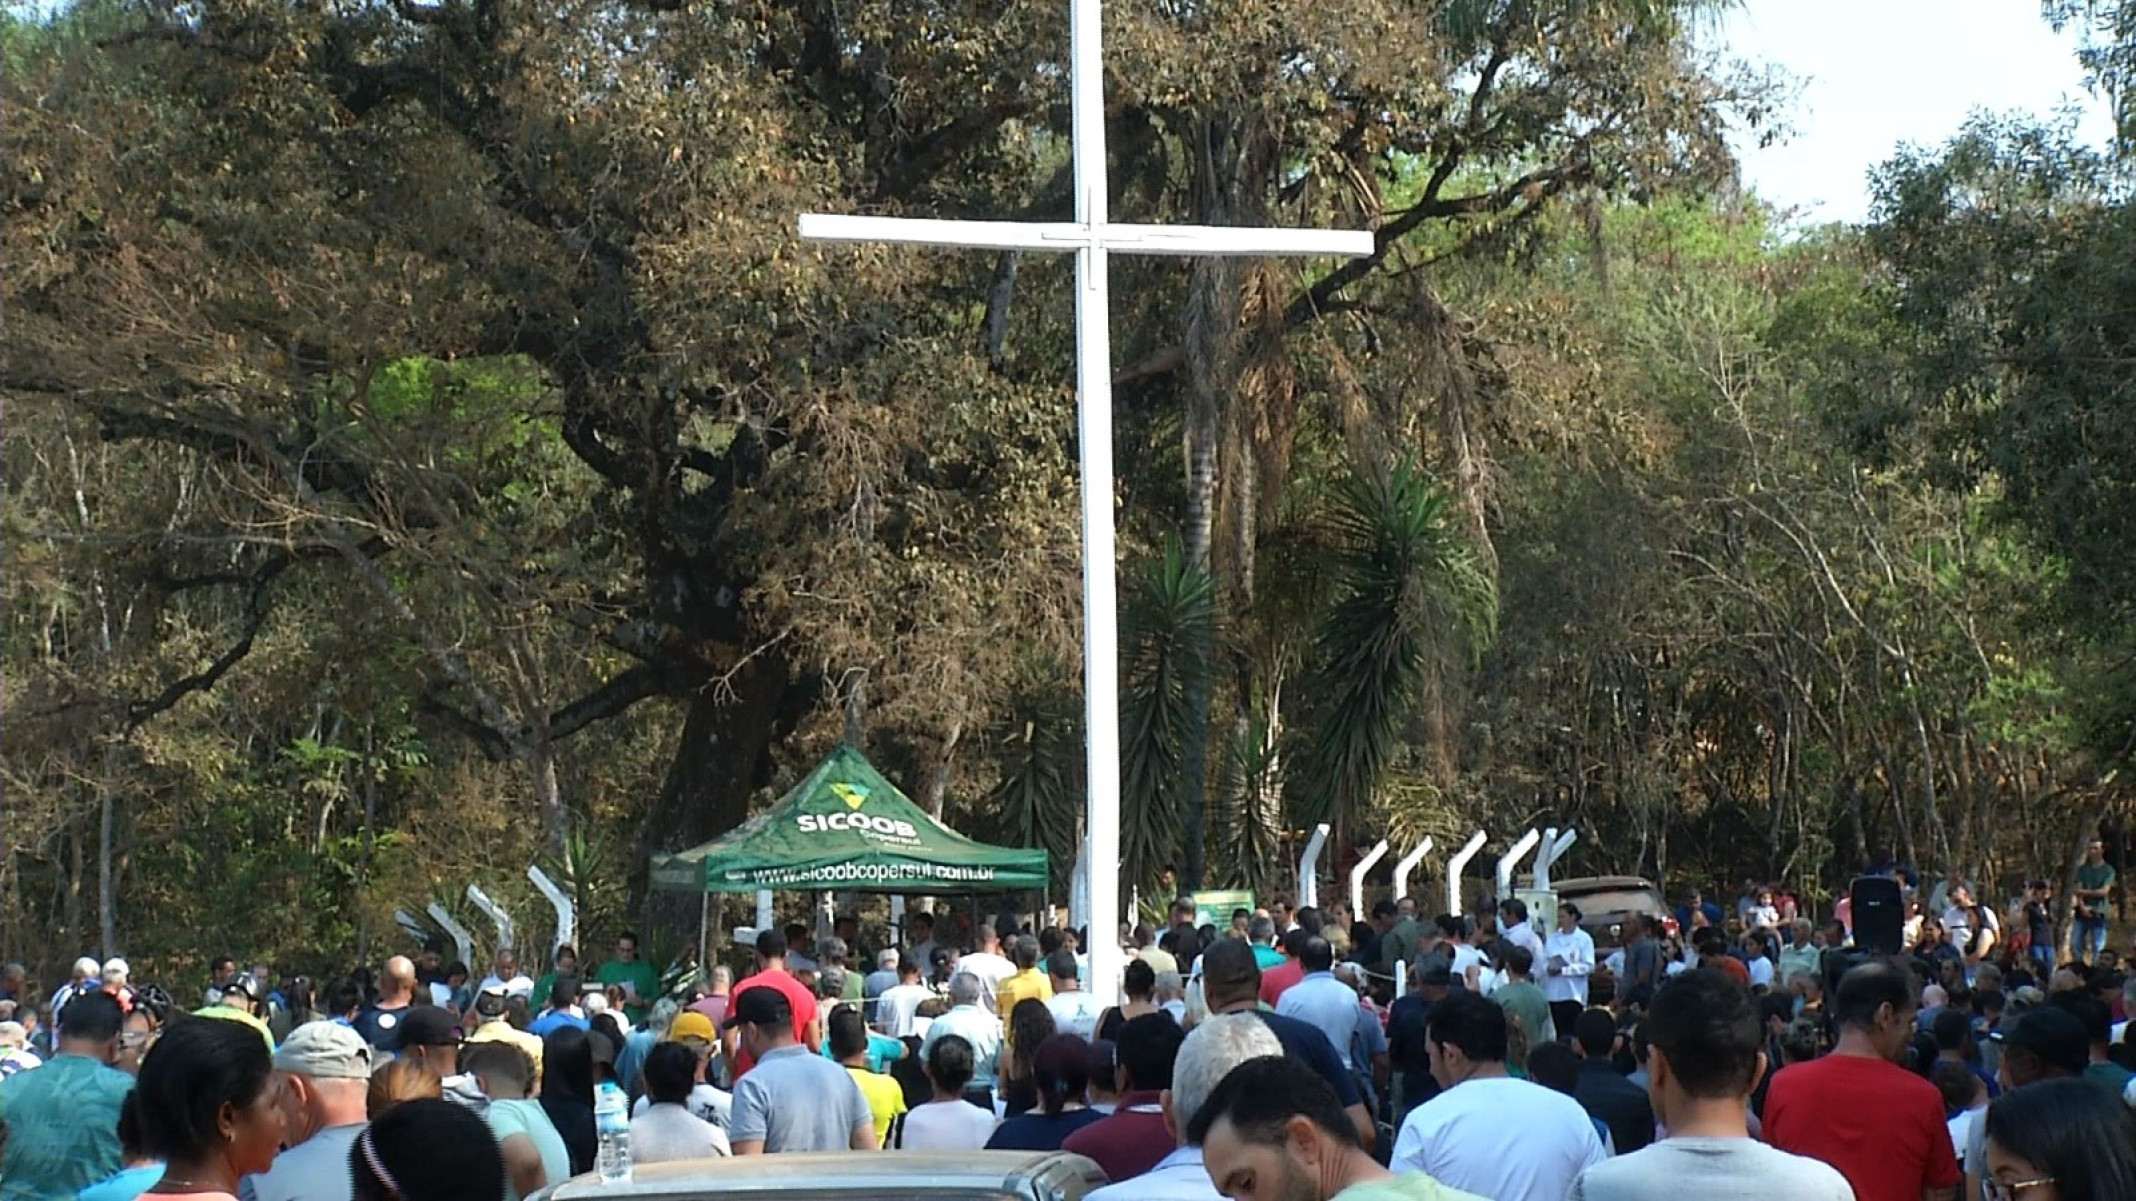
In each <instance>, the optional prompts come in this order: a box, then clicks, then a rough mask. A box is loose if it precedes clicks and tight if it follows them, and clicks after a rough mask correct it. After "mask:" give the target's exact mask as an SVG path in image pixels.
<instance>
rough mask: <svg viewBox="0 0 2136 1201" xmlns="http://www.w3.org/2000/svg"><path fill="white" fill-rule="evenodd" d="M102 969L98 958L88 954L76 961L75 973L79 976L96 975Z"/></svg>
mask: <svg viewBox="0 0 2136 1201" xmlns="http://www.w3.org/2000/svg"><path fill="white" fill-rule="evenodd" d="M101 970H102V969H101V968H99V967H98V966H97V962H96V960H94V959H91V958H89V957H88V956H87V955H84V956H82V957H81V958H80V959H77V960H75V961H74V974H75V975H77V976H95V975H96V974H97V973H98V972H99V971H101Z"/></svg>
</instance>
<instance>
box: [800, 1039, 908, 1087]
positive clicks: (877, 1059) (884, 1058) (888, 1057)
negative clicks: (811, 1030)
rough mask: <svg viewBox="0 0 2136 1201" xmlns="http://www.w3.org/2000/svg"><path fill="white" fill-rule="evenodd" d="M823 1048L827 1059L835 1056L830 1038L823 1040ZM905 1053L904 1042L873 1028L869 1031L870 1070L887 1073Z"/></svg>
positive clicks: (882, 1073) (879, 1073) (880, 1073)
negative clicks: (832, 1053)
mask: <svg viewBox="0 0 2136 1201" xmlns="http://www.w3.org/2000/svg"><path fill="white" fill-rule="evenodd" d="M821 1050H822V1052H823V1057H824V1058H825V1059H831V1058H834V1057H833V1056H832V1055H831V1040H830V1039H827V1038H826V1039H824V1040H823V1046H822V1048H821ZM904 1054H905V1044H904V1043H901V1042H899V1041H898V1040H896V1039H894V1038H891V1037H890V1036H889V1035H886V1034H877V1033H876V1032H875V1031H873V1030H870V1031H868V1070H869V1071H871V1072H873V1073H875V1074H876V1075H878V1076H882V1075H886V1074H888V1073H889V1071H890V1065H891V1064H892V1063H895V1062H896V1061H897V1060H898V1059H899V1058H901V1057H902V1056H903V1055H904Z"/></svg>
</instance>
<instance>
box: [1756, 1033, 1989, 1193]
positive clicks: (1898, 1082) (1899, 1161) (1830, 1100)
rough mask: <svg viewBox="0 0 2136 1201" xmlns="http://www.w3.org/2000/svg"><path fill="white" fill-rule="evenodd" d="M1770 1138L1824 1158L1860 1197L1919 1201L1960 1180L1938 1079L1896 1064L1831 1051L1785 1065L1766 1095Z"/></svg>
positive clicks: (1782, 1146) (1789, 1148)
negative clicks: (1931, 1079)
mask: <svg viewBox="0 0 2136 1201" xmlns="http://www.w3.org/2000/svg"><path fill="white" fill-rule="evenodd" d="M1765 1141H1766V1142H1768V1143H1771V1144H1772V1145H1773V1146H1775V1147H1778V1148H1779V1149H1781V1150H1782V1151H1790V1152H1793V1153H1794V1154H1796V1155H1807V1156H1809V1157H1810V1158H1812V1159H1819V1160H1823V1161H1824V1162H1825V1163H1828V1164H1831V1165H1832V1166H1833V1167H1835V1168H1837V1169H1839V1174H1840V1175H1842V1176H1845V1177H1846V1178H1847V1183H1849V1184H1851V1185H1853V1186H1854V1196H1855V1198H1856V1201H1920V1198H1921V1190H1923V1189H1927V1188H1948V1187H1950V1186H1952V1185H1954V1184H1957V1183H1958V1181H1959V1180H1960V1179H1961V1174H1960V1172H1959V1171H1958V1156H1957V1155H1956V1153H1955V1152H1953V1151H1952V1149H1951V1133H1950V1127H1949V1126H1948V1125H1946V1124H1945V1122H1944V1120H1943V1096H1942V1094H1941V1093H1939V1092H1937V1091H1936V1086H1935V1085H1933V1084H1930V1083H1929V1082H1928V1081H1926V1080H1923V1079H1922V1078H1921V1077H1919V1076H1916V1075H1914V1074H1913V1073H1912V1072H1909V1071H1907V1070H1906V1069H1905V1068H1902V1067H1900V1066H1899V1065H1897V1064H1895V1063H1888V1062H1886V1061H1884V1060H1881V1059H1869V1058H1866V1057H1864V1056H1860V1055H1827V1056H1825V1057H1824V1058H1822V1059H1813V1060H1811V1061H1809V1062H1808V1063H1798V1064H1793V1065H1791V1066H1789V1067H1787V1068H1783V1069H1782V1070H1781V1071H1780V1073H1779V1074H1778V1075H1776V1076H1774V1077H1773V1083H1772V1087H1771V1089H1770V1090H1769V1091H1768V1092H1767V1093H1766V1094H1765Z"/></svg>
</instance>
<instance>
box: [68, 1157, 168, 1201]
mask: <svg viewBox="0 0 2136 1201" xmlns="http://www.w3.org/2000/svg"><path fill="white" fill-rule="evenodd" d="M161 1179H163V1165H162V1164H160V1163H147V1164H142V1165H141V1166H140V1167H138V1168H128V1169H126V1170H125V1171H123V1172H121V1173H119V1174H118V1175H116V1176H113V1177H112V1178H111V1179H109V1180H99V1181H97V1182H96V1183H95V1184H92V1185H90V1186H89V1187H88V1188H85V1189H83V1190H82V1191H81V1192H80V1193H77V1194H76V1195H75V1198H74V1201H134V1198H136V1197H138V1196H140V1195H141V1194H142V1193H145V1192H147V1191H148V1190H149V1189H150V1188H152V1187H153V1186H154V1185H155V1183H156V1182H157V1181H158V1180H161Z"/></svg>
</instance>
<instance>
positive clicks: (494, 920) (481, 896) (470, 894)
mask: <svg viewBox="0 0 2136 1201" xmlns="http://www.w3.org/2000/svg"><path fill="white" fill-rule="evenodd" d="M467 899H468V900H470V901H473V902H474V903H475V908H477V909H480V910H481V911H482V912H484V913H486V914H488V915H489V920H490V922H491V924H493V925H495V926H496V927H497V948H498V949H499V950H503V949H504V948H506V947H510V946H512V945H513V944H512V915H511V914H509V913H506V912H505V911H504V907H503V906H501V905H499V904H497V902H495V901H492V900H490V899H489V894H488V893H485V892H483V891H482V890H481V889H479V888H477V887H475V886H474V885H472V884H470V885H468V886H467ZM467 966H468V967H469V968H473V967H474V966H475V965H474V964H472V963H470V964H468V965H467Z"/></svg>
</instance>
